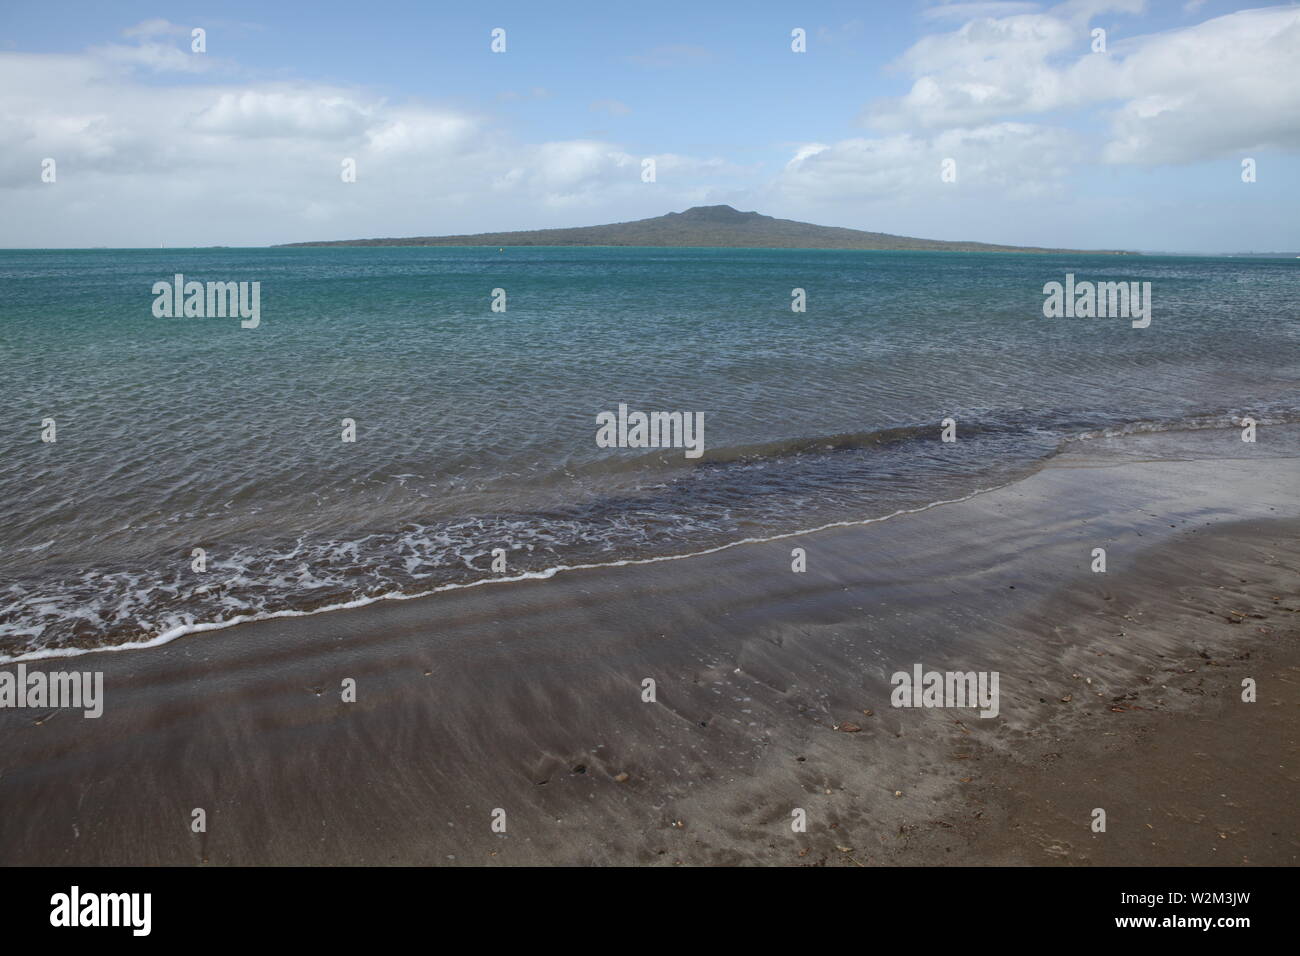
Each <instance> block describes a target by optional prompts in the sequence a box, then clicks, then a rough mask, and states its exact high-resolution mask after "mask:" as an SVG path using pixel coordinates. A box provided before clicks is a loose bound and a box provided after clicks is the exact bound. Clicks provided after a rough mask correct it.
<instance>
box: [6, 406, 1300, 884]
mask: <svg viewBox="0 0 1300 956" xmlns="http://www.w3.org/2000/svg"><path fill="white" fill-rule="evenodd" d="M1296 432H1297V430H1296V429H1295V428H1294V427H1291V428H1287V429H1282V428H1278V429H1274V430H1272V432H1271V433H1270V432H1267V431H1266V432H1265V433H1264V434H1263V435H1261V443H1260V444H1258V445H1254V446H1250V445H1244V444H1243V443H1241V442H1240V441H1239V440H1238V438H1237V433H1236V432H1235V431H1232V432H1212V433H1187V434H1184V435H1168V434H1166V435H1159V436H1150V437H1136V438H1127V439H1121V440H1107V441H1100V442H1088V443H1079V445H1078V446H1077V447H1075V448H1073V449H1072V450H1071V451H1070V452H1068V453H1067V454H1065V455H1062V456H1060V457H1058V458H1056V459H1053V460H1052V461H1051V462H1050V463H1049V465H1048V466H1047V467H1046V468H1044V469H1043V470H1042V471H1041V472H1039V473H1037V474H1035V475H1033V476H1031V477H1029V478H1027V479H1025V480H1023V481H1020V482H1017V483H1015V484H1013V485H1010V486H1008V487H1006V488H1002V489H998V490H996V491H991V492H988V493H985V494H982V495H979V496H976V497H974V498H972V499H970V500H967V501H963V502H959V503H955V504H949V505H943V506H939V507H936V508H932V509H930V510H927V511H924V512H921V513H918V514H912V515H905V516H900V517H897V518H893V519H890V520H886V521H881V522H876V523H871V524H864V525H859V526H854V527H848V528H837V529H832V530H827V531H823V532H818V533H815V534H809V535H804V536H801V537H799V538H786V539H782V540H778V541H772V542H764V543H754V544H747V545H744V546H740V547H736V548H731V549H728V550H724V551H720V552H717V553H714V554H708V555H703V556H696V557H692V558H687V559H683V560H676V561H665V562H661V563H656V564H648V565H637V566H627V567H611V568H602V569H595V570H583V571H573V572H566V573H562V574H559V575H557V576H555V577H554V578H552V579H550V580H544V581H527V582H519V583H509V584H500V585H490V586H486V587H477V588H470V589H466V590H461V591H452V592H446V593H443V594H439V595H435V596H432V597H429V598H422V599H417V600H411V601H400V602H381V603H380V604H377V605H372V606H369V607H366V608H359V609H356V610H352V611H338V612H332V613H328V614H322V615H317V616H312V617H304V618H294V619H282V620H273V621H265V622H259V623H255V624H248V625H241V626H238V627H235V628H230V629H227V630H223V631H216V632H210V633H205V634H197V635H192V636H190V637H187V638H182V639H180V640H178V641H175V642H173V643H171V644H168V645H166V646H164V647H159V648H152V649H146V650H136V651H124V652H115V653H103V654H93V655H86V656H82V657H77V658H70V659H67V658H65V659H58V660H52V661H42V662H37V663H31V664H29V665H28V668H29V670H30V669H33V668H37V667H39V668H41V669H46V670H71V669H78V670H88V669H95V670H103V672H104V687H105V696H106V702H105V710H104V715H103V717H101V718H100V719H98V720H86V719H83V718H82V717H81V716H80V715H79V713H75V712H69V711H57V712H50V711H45V712H34V711H31V710H0V863H4V864H26V865H32V864H145V865H149V864H181V865H184V864H208V865H224V864H326V865H329V864H421V865H427V864H460V865H482V864H661V865H671V864H775V865H821V864H825V865H848V866H853V865H855V864H856V865H873V864H935V863H953V864H963V865H978V864H1085V865H1086V864H1108V865H1127V864H1148V863H1164V864H1202V863H1218V864H1239V863H1240V864H1278V865H1281V864H1288V865H1290V864H1294V863H1295V862H1296V861H1297V857H1298V856H1300V836H1298V834H1300V826H1298V825H1297V824H1298V823H1300V810H1297V807H1300V800H1298V799H1297V797H1300V785H1298V783H1297V772H1296V746H1297V738H1298V737H1300V734H1298V733H1297V730H1298V729H1300V720H1298V719H1297V718H1298V717H1300V713H1298V711H1297V708H1298V707H1300V693H1298V692H1297V691H1298V690H1300V654H1298V653H1297V650H1298V642H1297V638H1300V622H1298V620H1297V617H1298V615H1300V572H1298V569H1300V458H1297V457H1296V456H1295V455H1294V448H1295V445H1296ZM1284 437H1285V438H1287V439H1288V441H1290V443H1291V444H1290V448H1291V450H1287V449H1286V447H1285V443H1283V442H1281V439H1282V438H1284ZM795 547H800V548H804V549H806V551H807V562H808V569H807V571H806V572H805V573H794V572H792V571H791V549H792V548H795ZM1097 547H1102V548H1105V549H1106V551H1107V571H1106V573H1094V572H1093V571H1092V570H1091V569H1090V565H1091V563H1092V549H1093V548H1097ZM917 663H920V664H922V665H923V666H924V667H925V669H926V670H930V669H936V670H941V671H946V670H958V671H972V670H974V671H981V670H989V671H997V672H998V673H999V675H1000V689H1001V701H1000V714H999V716H998V717H996V718H990V719H982V718H980V717H979V716H978V714H977V713H976V712H975V711H974V710H971V709H962V710H953V709H945V708H937V709H913V708H909V709H898V708H893V707H891V706H890V686H889V676H890V674H892V673H893V672H895V671H899V670H911V668H912V667H913V665H914V664H917ZM5 669H9V670H12V669H13V665H6V668H5ZM1246 677H1250V678H1253V679H1254V680H1255V681H1256V682H1257V684H1258V701H1257V702H1255V703H1244V702H1242V701H1241V697H1240V695H1241V681H1242V679H1243V678H1246ZM345 678H352V679H354V680H355V681H356V685H357V700H356V702H355V703H345V702H343V701H342V700H341V699H340V685H341V682H342V681H343V680H344V679H345ZM645 678H652V679H653V680H654V681H655V682H656V697H657V699H656V700H655V701H654V702H651V703H647V702H644V701H643V700H642V681H643V679H645ZM850 724H852V725H855V726H857V727H858V728H860V729H858V730H853V729H852V727H850V726H849V725H850ZM837 728H838V729H837ZM624 774H626V777H623V776H622V775H624ZM1098 807H1100V808H1104V809H1105V810H1106V813H1107V829H1106V832H1105V833H1094V832H1092V830H1091V829H1090V824H1091V822H1092V811H1093V809H1094V808H1098ZM194 808H203V809H204V810H205V811H206V815H207V832H206V833H198V834H196V833H193V832H191V829H190V822H191V812H192V810H193V809H194ZM795 808H801V809H803V810H804V811H805V812H806V815H807V832H805V833H795V832H793V831H792V829H791V819H792V817H791V812H792V810H794V809H795ZM497 809H501V810H504V811H505V820H506V832H505V833H496V832H493V829H492V826H491V824H492V820H493V811H494V810H497Z"/></svg>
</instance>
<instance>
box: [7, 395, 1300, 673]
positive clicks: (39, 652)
mask: <svg viewBox="0 0 1300 956" xmlns="http://www.w3.org/2000/svg"><path fill="white" fill-rule="evenodd" d="M1259 424H1260V425H1262V426H1266V427H1268V428H1270V429H1273V430H1277V433H1279V434H1282V435H1285V436H1286V439H1287V441H1288V442H1290V443H1291V444H1293V445H1294V446H1295V451H1296V453H1297V454H1300V422H1291V421H1287V420H1280V419H1277V420H1275V419H1271V418H1266V419H1263V420H1261V421H1260V422H1259ZM1233 427H1235V425H1232V424H1230V423H1229V422H1228V420H1227V419H1225V417H1224V416H1200V417H1196V418H1191V419H1184V420H1182V421H1181V422H1180V423H1179V425H1178V427H1174V428H1168V427H1166V426H1165V423H1161V422H1151V423H1148V422H1145V421H1139V422H1136V423H1133V424H1131V425H1128V426H1125V427H1123V428H1120V429H1103V430H1100V431H1085V432H1080V433H1079V434H1076V435H1073V436H1070V437H1068V438H1065V439H1063V440H1062V441H1061V443H1060V445H1059V446H1058V447H1057V449H1056V450H1055V451H1053V452H1052V453H1051V454H1049V455H1047V456H1046V457H1044V458H1042V459H1040V460H1039V461H1038V462H1037V463H1036V464H1035V465H1034V466H1033V467H1032V468H1031V469H1030V470H1029V471H1028V472H1027V473H1025V474H1022V475H1018V476H1016V477H1013V478H1011V479H1010V480H1007V481H1005V482H1003V483H1002V484H995V485H989V486H987V487H979V488H976V489H975V490H973V491H971V492H969V493H968V494H964V495H959V496H958V497H955V498H942V499H938V500H935V501H930V502H927V503H925V504H923V505H918V506H916V507H912V508H901V509H898V510H896V511H893V512H890V513H888V514H881V515H875V516H869V517H863V518H846V519H842V520H837V521H829V522H825V523H823V524H818V525H814V526H812V527H808V528H801V529H797V530H794V531H781V532H775V533H773V534H768V535H760V536H757V537H745V538H739V539H736V540H732V541H726V542H723V543H721V544H714V545H709V546H706V547H702V548H700V549H698V550H691V551H683V552H680V553H674V554H658V555H650V556H647V557H638V558H624V559H619V560H616V561H604V562H582V563H577V564H557V565H552V566H550V567H546V568H543V569H541V570H536V571H525V572H522V573H520V574H507V575H503V576H499V577H484V578H477V579H474V580H470V581H452V582H448V583H446V584H441V585H438V586H436V587H433V588H431V589H429V590H427V591H418V592H403V591H389V592H386V593H384V594H378V595H371V596H366V597H358V598H351V599H349V600H346V601H341V602H337V603H326V604H322V605H320V606H318V607H312V608H307V609H301V608H281V609H278V610H275V611H258V612H256V613H252V614H238V615H236V616H234V617H232V618H229V619H226V620H221V621H200V622H198V623H193V624H185V625H181V626H179V627H173V628H171V629H169V630H166V631H163V632H162V633H159V634H155V635H153V636H152V637H148V638H144V639H141V640H132V641H124V642H122V643H117V644H94V645H88V646H82V645H76V646H71V647H67V646H58V647H52V648H40V649H36V650H28V651H21V652H18V653H16V654H7V653H4V652H0V667H4V666H6V665H9V664H18V663H30V662H35V661H42V660H59V659H69V658H76V657H81V656H84V655H88V654H102V653H111V652H117V651H135V650H147V649H150V648H156V647H162V646H164V645H167V644H170V643H171V642H172V641H176V640H180V639H181V638H184V637H188V636H191V635H195V634H205V633H208V632H211V631H223V630H227V629H229V628H232V627H238V626H240V625H245V624H254V623H258V622H263V621H274V620H281V619H285V618H301V617H313V616H315V615H319V614H329V613H334V612H337V611H350V610H355V609H358V608H364V607H369V606H371V605H373V604H378V603H381V602H384V601H414V600H423V599H426V598H431V597H435V596H437V595H439V594H442V593H444V592H447V591H458V590H463V589H466V588H477V587H481V586H484V585H490V584H497V585H512V584H517V583H520V582H524V581H542V580H549V579H550V578H553V577H555V576H556V575H560V574H564V573H566V572H574V571H594V570H599V569H602V568H623V567H632V566H636V565H646V564H658V563H661V562H665V561H681V560H687V559H691V558H697V557H705V556H708V555H712V554H716V553H718V552H722V551H726V550H729V549H731V548H739V547H745V546H749V545H755V544H765V543H769V542H775V541H783V540H786V539H790V538H799V537H804V536H809V535H815V534H820V533H822V532H825V531H831V530H835V529H838V528H853V527H859V526H865V525H870V524H874V523H877V522H881V521H891V520H894V519H897V518H903V517H906V516H908V515H913V514H919V513H921V512H924V511H928V510H930V509H932V508H938V507H942V506H945V505H952V504H959V503H961V502H964V501H968V500H970V499H972V498H976V497H979V496H980V495H984V494H989V493H990V492H995V491H999V490H1001V489H1003V488H1007V487H1009V486H1012V485H1015V484H1017V483H1019V482H1021V481H1024V480H1026V479H1027V478H1030V477H1032V476H1033V475H1035V474H1037V473H1038V472H1039V471H1041V470H1042V469H1044V468H1048V467H1050V466H1051V463H1052V461H1053V460H1054V459H1056V458H1058V457H1060V456H1063V455H1066V456H1069V455H1086V454H1087V448H1088V447H1090V446H1089V444H1088V443H1093V445H1094V446H1096V447H1104V445H1105V443H1107V442H1111V443H1113V442H1114V441H1115V440H1116V439H1118V440H1124V439H1131V438H1136V437H1140V436H1146V437H1148V438H1152V439H1157V440H1158V438H1159V436H1170V438H1172V439H1173V440H1183V441H1188V442H1190V443H1192V444H1196V443H1197V441H1198V439H1199V438H1200V436H1198V435H1197V434H1196V433H1201V432H1226V431H1229V430H1231V428H1233ZM1200 444H1201V445H1204V442H1203V441H1201V442H1200Z"/></svg>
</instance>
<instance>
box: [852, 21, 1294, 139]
mask: <svg viewBox="0 0 1300 956" xmlns="http://www.w3.org/2000/svg"><path fill="white" fill-rule="evenodd" d="M1139 7H1140V4H1137V3H1103V2H1097V3H1084V2H1076V3H1068V4H1063V5H1061V6H1058V7H1055V8H1053V9H1052V10H1051V11H1049V12H1047V13H1043V14H1017V15H1012V16H1007V17H1001V18H997V19H992V18H983V19H975V20H972V21H970V22H968V23H966V24H964V25H963V26H962V27H961V28H960V29H958V30H955V31H952V32H948V33H941V34H935V35H932V36H928V37H925V38H924V39H922V40H921V41H919V42H918V43H916V44H915V45H913V46H912V47H911V49H909V50H908V51H907V52H906V53H905V54H904V55H903V56H902V57H901V58H900V60H899V63H898V65H899V66H901V67H902V68H904V69H906V70H908V71H909V72H910V73H912V74H913V76H914V77H915V80H914V82H913V85H912V88H911V89H910V90H909V91H908V92H907V93H906V94H905V95H904V96H902V97H900V98H897V99H894V100H887V101H881V102H877V103H875V104H873V106H872V108H871V109H870V110H869V113H868V119H869V121H870V122H871V124H872V125H874V126H876V127H878V128H880V129H882V130H885V131H901V130H916V129H921V130H926V129H945V128H955V127H973V126H978V125H980V124H984V123H990V122H996V121H1000V120H1005V119H1011V118H1019V117H1024V116H1028V115H1032V114H1044V113H1051V112H1068V111H1091V110H1098V111H1100V112H1101V114H1102V116H1103V118H1104V119H1106V120H1107V121H1108V123H1109V133H1108V142H1107V145H1106V148H1105V150H1104V152H1103V154H1102V155H1103V156H1104V158H1105V159H1106V160H1108V161H1110V162H1117V163H1144V164H1164V163H1182V162H1194V161H1198V160H1205V159H1212V158H1216V157H1222V156H1225V155H1230V154H1232V153H1234V152H1237V151H1240V150H1242V149H1248V148H1255V147H1267V146H1275V147H1281V148H1288V149H1289V148H1295V147H1296V146H1297V145H1300V84H1297V83H1293V82H1287V81H1280V78H1283V77H1287V78H1289V77H1292V76H1295V75H1296V73H1297V70H1298V69H1300V9H1297V8H1296V7H1293V6H1292V7H1272V8H1266V9H1259V10H1245V11H1241V12H1238V13H1234V14H1230V15H1228V16H1223V17H1217V18H1215V19H1212V20H1208V21H1206V22H1204V23H1201V24H1198V25H1195V26H1189V27H1184V28H1179V29H1176V30H1171V31H1168V32H1165V33H1158V34H1152V35H1146V36H1138V37H1132V38H1124V37H1120V36H1116V35H1115V34H1114V31H1113V30H1112V32H1111V35H1110V36H1109V37H1108V44H1107V52H1105V53H1094V52H1092V49H1091V33H1090V30H1091V17H1093V16H1095V15H1096V14H1097V13H1098V12H1100V11H1104V10H1119V11H1124V12H1133V11H1135V10H1136V9H1138V8H1139Z"/></svg>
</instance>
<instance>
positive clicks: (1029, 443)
mask: <svg viewBox="0 0 1300 956" xmlns="http://www.w3.org/2000/svg"><path fill="white" fill-rule="evenodd" d="M955 417H957V418H958V434H959V437H960V438H961V439H962V442H960V443H959V445H958V446H953V445H949V446H944V447H945V448H946V449H947V451H945V452H944V453H943V454H937V453H935V452H934V449H935V448H937V447H938V437H939V426H938V425H936V424H934V423H924V424H915V423H913V424H906V425H899V426H894V427H889V428H881V429H874V430H868V431H862V432H854V433H847V434H836V435H827V436H816V437H805V438H794V439H788V440H781V441H773V442H765V443H759V444H748V445H736V446H731V447H724V448H719V449H714V450H712V451H711V452H710V453H709V454H708V455H707V456H706V457H705V458H704V459H701V460H699V462H698V463H697V462H691V463H690V464H691V465H693V466H694V467H692V468H691V469H688V470H687V471H686V472H685V473H684V474H683V475H681V476H678V477H677V478H675V479H673V480H670V481H658V482H657V483H649V484H648V485H647V488H646V489H645V490H644V491H642V492H641V493H639V494H633V495H624V496H621V497H616V498H607V499H602V500H597V501H591V502H586V503H584V504H582V505H575V506H572V507H569V508H557V509H554V510H552V511H548V512H531V513H526V514H491V515H471V516H465V517H463V518H459V519H456V520H454V521H440V522H435V523H431V524H427V525H426V524H420V523H417V522H410V523H408V524H407V525H406V526H404V527H403V528H400V529H398V530H395V531H379V532H373V533H369V534H362V535H357V536H355V537H352V538H349V539H348V540H343V541H311V540H306V539H298V540H295V541H293V542H282V543H281V545H280V546H279V547H277V548H272V547H268V546H267V545H266V544H265V543H264V542H257V543H250V544H248V545H246V546H244V547H233V546H232V547H231V549H230V551H229V553H228V554H226V555H225V556H222V557H218V558H216V559H214V560H212V561H210V562H209V567H208V571H207V573H206V574H205V575H203V576H201V577H200V576H197V575H195V574H192V573H190V572H189V570H188V565H186V566H185V567H184V568H183V569H179V570H177V569H174V568H173V570H171V571H170V572H169V573H168V574H167V575H160V574H159V573H158V571H157V568H156V567H155V568H148V569H142V568H138V567H137V568H123V569H117V570H108V569H91V570H80V571H71V570H69V571H68V572H65V573H64V574H63V576H62V577H61V578H58V579H56V580H50V579H49V577H48V576H47V577H46V578H43V579H42V580H40V581H28V582H23V583H14V584H11V585H9V586H8V587H7V588H6V589H5V591H4V592H0V593H3V595H4V596H5V597H6V598H7V599H8V600H7V601H6V607H5V608H4V610H3V611H0V641H3V643H0V663H12V662H17V661H28V660H39V659H42V658H51V657H71V656H77V655H80V654H85V653H90V652H97V651H109V650H127V649H137V648H145V647H156V646H159V645H161V644H166V643H169V642H171V641H173V640H176V639H177V638H179V637H182V636H185V635H187V634H194V633H200V632H205V631H213V630H220V629H224V628H227V627H232V626H235V625H237V624H242V623H247V622H251V621H259V620H267V619H272V618H278V617H298V616H304V615H309V614H319V613H324V612H327V611H332V610H342V609H347V608H355V607H362V606H365V605H368V604H372V603H375V602H377V601H383V600H408V599H411V598H416V597H424V596H428V595H431V594H436V593H439V592H442V591H448V590H453V589H460V588H467V587H478V586H484V585H488V584H502V583H510V582H517V581H526V580H540V579H547V578H550V577H553V576H555V575H556V574H560V573H563V572H566V571H573V570H583V569H594V568H606V567H620V566H625V565H633V564H649V563H655V562H659V561H670V560H681V559H684V558H689V557H693V556H697V555H703V554H712V553H716V552H717V551H721V550H725V549H727V548H732V547H738V546H741V545H745V544H750V543H756V542H762V541H773V540H781V539H784V538H790V537H797V536H800V535H806V534H812V533H815V532H817V531H821V530H825V529H828V528H835V527H847V526H853V525H862V524H870V523H872V522H877V521H884V520H889V519H891V518H895V517H898V516H900V515H906V514H912V513H915V512H918V511H923V510H926V509H929V508H934V507H938V506H940V505H944V504H950V503H954V502H957V501H964V500H967V499H969V498H971V497H974V496H975V495H978V494H983V493H985V492H987V491H989V490H992V489H993V488H997V487H1003V486H1005V485H1006V484H1009V483H1011V482H1013V481H1015V480H1018V479H1019V478H1022V477H1024V476H1025V475H1026V474H1029V473H1031V472H1032V471H1033V470H1035V469H1036V468H1038V467H1041V466H1042V465H1043V464H1044V463H1045V462H1046V461H1047V460H1048V459H1050V458H1051V457H1052V456H1054V455H1055V454H1057V453H1059V452H1060V451H1062V450H1064V449H1065V448H1067V447H1069V446H1070V445H1071V444H1073V443H1077V442H1081V441H1089V440H1095V439H1104V438H1117V437H1123V436H1126V435H1133V434H1143V433H1152V432H1172V431H1186V430H1201V429H1211V428H1229V427H1238V426H1239V423H1240V421H1241V418H1242V414H1241V413H1240V412H1236V411H1230V410H1220V411H1216V412H1213V413H1206V414H1199V415H1194V416H1188V417H1181V418H1176V419H1164V420H1159V419H1152V420H1141V421H1137V422H1123V423H1115V424H1101V423H1097V422H1095V421H1091V422H1090V421H1087V416H1086V415H1084V416H1081V415H1077V414H1074V413H1071V412H1069V411H1068V410H1053V411H1050V412H1047V413H1040V415H1039V416H1038V417H1037V418H1031V417H1029V416H1018V415H1015V414H1008V413H1007V412H1005V411H1003V412H1002V413H1001V414H1000V415H998V416H988V417H986V418H984V419H982V420H980V419H973V418H971V417H969V416H967V417H965V418H964V417H963V416H960V415H959V416H955ZM1252 417H1253V418H1254V419H1255V421H1256V422H1257V423H1258V424H1259V425H1263V426H1266V425H1275V424H1292V423H1297V422H1300V411H1297V410H1295V409H1290V408H1287V409H1275V410H1272V411H1270V412H1269V413H1263V412H1261V413H1258V414H1256V415H1253V416H1252ZM1022 419H1023V420H1022ZM970 439H974V441H971V440H970ZM985 442H994V443H997V444H996V445H993V446H989V445H987V444H985ZM880 453H883V455H884V457H883V458H882V455H881V454H880ZM664 454H666V453H665V452H663V451H660V452H657V453H656V454H653V455H641V456H636V457H635V458H632V459H631V460H630V466H629V463H628V462H621V463H620V464H619V465H618V466H617V467H619V468H621V469H625V470H626V469H628V468H629V467H631V468H632V469H633V470H634V469H635V468H636V467H639V468H640V469H642V470H643V471H646V472H654V471H656V470H657V468H659V467H660V466H661V463H662V460H663V455H664ZM677 455H678V457H677V458H676V460H675V461H674V462H673V464H674V465H676V466H678V467H680V466H681V463H682V459H681V458H680V451H678V452H677ZM963 456H964V457H963ZM638 463H639V464H638ZM701 466H703V467H701ZM407 477H409V476H407ZM651 481H652V482H653V481H655V479H651ZM945 491H947V492H950V493H944V492H945ZM936 492H937V493H936ZM951 492H957V493H951ZM864 501H869V502H870V505H869V506H864ZM867 507H874V508H875V509H876V510H877V511H878V512H879V513H876V514H863V511H864V510H865V509H866V508H867ZM846 514H847V515H850V517H841V516H843V515H846ZM828 515H829V516H831V517H830V519H829V520H825V519H827V517H828ZM754 529H757V530H754ZM496 547H501V548H504V549H505V550H506V552H507V554H508V555H509V562H510V566H511V569H512V570H511V572H510V573H503V574H494V573H493V572H492V571H491V558H492V550H493V548H496ZM614 555H618V557H613V556H614ZM625 555H626V557H624V556H625ZM169 564H173V565H174V562H172V561H171V560H170V559H169Z"/></svg>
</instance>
